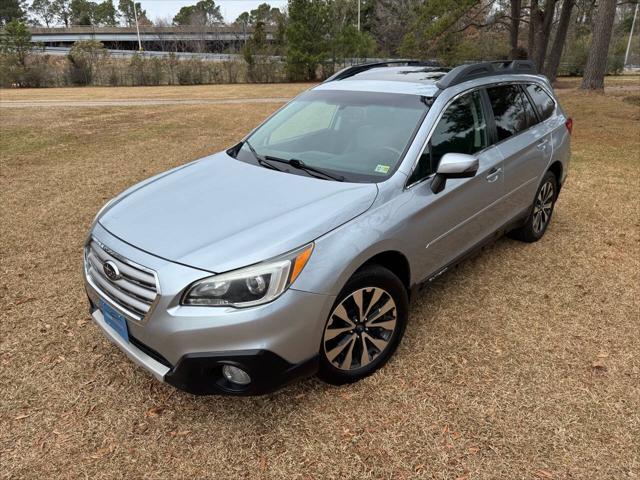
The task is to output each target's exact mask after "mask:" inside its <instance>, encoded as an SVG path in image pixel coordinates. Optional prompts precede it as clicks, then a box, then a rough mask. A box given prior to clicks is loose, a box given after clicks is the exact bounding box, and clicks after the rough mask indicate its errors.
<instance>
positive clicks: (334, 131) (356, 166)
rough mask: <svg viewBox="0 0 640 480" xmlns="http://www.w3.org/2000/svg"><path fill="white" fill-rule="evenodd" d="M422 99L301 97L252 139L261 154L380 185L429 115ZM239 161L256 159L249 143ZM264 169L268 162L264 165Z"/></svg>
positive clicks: (342, 94) (348, 94)
mask: <svg viewBox="0 0 640 480" xmlns="http://www.w3.org/2000/svg"><path fill="white" fill-rule="evenodd" d="M428 108H429V107H428V106H427V103H426V102H425V101H424V98H422V97H420V96H418V95H407V94H396V93H379V92H354V91H346V90H345V91H339V90H331V91H329V90H312V91H309V92H307V93H304V94H302V95H301V96H299V97H298V98H296V99H295V100H293V101H292V102H291V103H289V104H288V105H287V106H285V107H284V108H283V109H282V110H280V111H279V112H277V113H276V114H275V115H274V116H273V117H271V118H270V119H268V120H267V121H266V122H265V123H263V124H262V125H261V126H260V127H258V128H257V129H256V131H255V132H254V133H253V134H251V136H250V137H249V138H248V140H249V142H250V145H251V146H252V147H253V148H254V150H255V152H256V153H257V154H258V156H260V157H262V158H263V159H264V158H265V157H267V161H271V163H273V164H274V165H276V166H277V167H279V168H280V169H283V170H287V171H288V172H289V173H296V174H300V175H305V173H304V172H303V171H300V170H295V169H291V168H288V167H287V166H286V165H282V164H281V163H274V162H273V161H272V160H269V158H271V159H274V158H275V159H279V160H284V161H290V160H298V161H301V162H303V163H304V165H306V166H308V167H312V168H315V169H322V171H325V172H328V173H331V174H332V175H334V176H336V177H338V176H339V177H342V178H344V180H346V181H352V182H378V181H381V180H384V179H385V178H387V177H389V176H390V175H391V174H392V173H393V171H394V170H395V167H396V166H397V165H398V164H399V162H400V161H401V159H402V157H403V155H404V152H405V150H406V149H407V148H408V146H409V145H410V143H411V141H412V140H413V137H414V136H415V133H416V131H417V130H418V128H419V126H420V124H421V123H422V120H423V119H424V116H425V115H426V113H427V111H428ZM236 158H237V159H238V160H241V161H245V162H248V163H254V164H255V163H260V162H258V161H257V160H256V158H255V156H254V155H253V153H252V152H251V149H250V148H249V146H248V145H246V144H244V145H242V147H241V148H240V149H239V150H238V152H237V154H236ZM262 164H263V165H264V162H262Z"/></svg>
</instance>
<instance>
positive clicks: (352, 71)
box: [322, 60, 440, 83]
mask: <svg viewBox="0 0 640 480" xmlns="http://www.w3.org/2000/svg"><path fill="white" fill-rule="evenodd" d="M394 65H405V66H407V67H439V66H440V65H439V64H438V62H434V61H432V60H389V61H386V62H373V63H361V64H360V65H352V66H351V67H347V68H343V69H342V70H340V71H339V72H336V73H334V74H333V75H331V76H330V77H329V78H327V79H326V80H325V81H324V82H322V83H327V82H335V81H336V80H344V79H345V78H349V77H353V76H354V75H357V74H358V73H362V72H366V71H367V70H371V69H372V68H378V67H390V66H394Z"/></svg>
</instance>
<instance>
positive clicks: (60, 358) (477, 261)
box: [0, 85, 640, 479]
mask: <svg viewBox="0 0 640 480" xmlns="http://www.w3.org/2000/svg"><path fill="white" fill-rule="evenodd" d="M202 88H203V89H210V92H211V95H218V93H216V92H214V90H215V89H217V88H221V87H202ZM233 88H234V89H236V90H235V91H236V94H237V95H238V96H239V97H246V96H249V95H252V94H253V92H254V91H255V88H256V86H254V85H251V86H246V87H239V86H234V87H233ZM243 88H244V89H246V92H245V91H243ZM86 90H89V89H86ZM95 90H97V89H95ZM123 90H125V89H123ZM132 90H135V95H136V96H138V95H139V94H138V92H139V91H142V89H132ZM84 91H85V89H82V90H79V91H76V90H71V91H67V92H68V93H67V92H64V91H49V90H47V91H42V93H41V92H40V91H38V92H33V93H34V95H33V96H29V98H33V97H35V96H37V95H44V94H45V93H46V94H51V95H54V96H61V97H64V98H67V96H68V97H69V98H73V96H74V95H82V94H83V93H82V92H84ZM100 91H101V92H102V91H104V92H107V93H104V94H103V93H100V95H108V96H109V97H108V98H114V97H116V96H118V95H122V93H121V91H120V90H118V89H104V90H103V89H100ZM158 92H161V93H159V95H163V96H172V95H175V96H177V97H180V98H182V97H184V96H185V95H187V94H186V93H185V92H188V95H194V96H196V97H199V96H200V89H199V88H194V89H188V88H184V89H183V88H178V89H171V88H163V89H161V90H158ZM12 94H14V93H13V92H12ZM16 94H20V92H16ZM125 94H126V93H125ZM277 94H278V95H281V94H282V92H278V93H277ZM154 95H155V93H154ZM261 95H265V96H266V94H261ZM270 95H271V94H270ZM560 95H561V97H562V100H563V101H564V107H565V108H566V109H567V110H568V111H569V112H570V113H571V115H573V118H574V120H575V133H574V136H573V139H574V142H573V147H574V156H573V161H572V166H571V172H570V176H569V180H568V183H567V185H566V187H565V189H564V190H563V193H562V195H561V198H560V201H559V204H558V206H557V210H556V212H555V217H554V221H553V223H552V225H551V227H550V230H549V231H548V233H547V235H546V236H545V237H544V239H543V240H542V241H540V242H538V243H536V244H533V245H525V244H522V243H517V242H514V241H511V240H508V239H503V240H500V241H498V242H497V243H496V244H494V245H493V246H491V247H490V248H488V249H487V251H486V252H485V253H483V254H481V255H479V256H477V257H475V258H474V259H472V260H470V261H467V262H465V263H464V264H462V265H461V266H460V268H459V269H457V270H455V271H453V272H451V273H448V274H446V275H445V276H443V277H442V278H440V279H439V280H438V281H437V282H436V283H435V284H434V285H433V286H432V287H431V288H430V289H428V290H425V291H423V292H422V293H421V294H420V295H419V296H418V298H416V299H415V301H414V303H413V306H412V310H411V319H410V326H409V328H408V330H407V334H406V337H405V339H404V342H403V344H402V346H401V348H400V349H399V351H398V353H397V355H396V356H395V358H394V359H393V360H392V361H391V362H390V363H389V364H388V366H386V367H385V368H384V369H383V370H382V371H381V372H379V373H377V374H376V375H374V376H372V377H370V378H368V379H367V380H365V381H362V382H360V383H358V384H356V385H352V386H347V387H341V388H336V387H330V386H327V385H324V384H322V383H320V382H319V381H317V380H314V379H311V380H309V381H306V382H303V383H301V384H298V385H295V386H292V387H289V388H287V389H285V390H284V391H282V392H280V393H277V394H274V395H270V396H266V397H260V398H247V399H241V398H220V397H207V398H197V397H193V396H190V395H188V394H184V393H182V392H179V391H176V390H174V389H173V388H171V387H168V386H164V385H161V384H159V383H157V382H156V381H155V380H153V379H152V378H151V377H150V376H149V375H148V374H147V373H145V372H144V371H142V370H141V369H139V368H137V367H135V366H134V365H133V364H131V362H129V361H128V360H127V359H126V357H125V356H124V355H123V354H122V353H120V352H119V351H118V350H117V349H116V348H115V347H114V346H113V345H111V344H110V343H109V342H108V341H107V340H105V338H104V337H103V336H102V335H101V334H100V332H99V331H98V329H97V328H96V327H95V326H94V325H93V324H92V323H91V322H90V320H89V316H88V313H87V306H86V301H85V295H84V291H83V287H82V278H81V260H80V259H81V250H82V242H83V239H84V235H85V233H86V230H87V228H88V226H89V224H90V222H91V220H92V218H93V215H94V214H95V212H96V211H97V209H98V208H99V207H100V205H101V204H102V203H103V202H104V201H105V200H106V199H107V198H109V197H111V196H113V195H114V194H115V193H117V192H118V191H120V190H122V189H123V188H125V187H126V186H128V185H130V184H131V183H133V182H134V181H136V180H140V179H142V178H145V177H147V176H149V175H151V174H153V173H156V172H159V171H162V170H165V169H167V168H169V167H172V166H174V165H178V164H181V163H184V162H186V161H187V160H190V159H193V158H196V157H199V156H201V155H204V154H207V153H210V152H214V151H217V150H220V149H222V148H223V147H226V146H228V145H230V144H231V143H232V142H233V141H234V140H237V139H238V138H239V137H241V135H242V134H243V133H244V132H246V131H247V130H248V129H250V128H251V127H252V126H254V125H255V124H256V123H257V122H258V121H259V120H260V119H261V118H263V117H265V116H266V115H268V114H269V113H270V112H271V111H272V110H273V109H274V108H276V105H268V104H258V105H255V104H254V105H246V106H231V105H216V106H210V105H209V106H163V107H145V108H140V107H136V108H123V107H113V108H101V109H95V108H87V109H11V110H8V109H3V110H0V115H1V116H2V121H1V122H0V135H1V138H0V155H1V158H0V160H1V166H2V170H1V172H0V181H1V185H0V186H1V192H2V193H1V195H2V203H1V207H2V209H1V212H2V213H1V215H2V217H1V219H0V220H1V225H2V227H1V228H2V233H1V242H0V255H1V259H2V265H1V268H2V270H1V272H2V284H1V286H0V288H1V289H2V290H1V296H2V308H1V311H0V316H1V346H0V361H1V365H2V369H1V372H0V385H1V388H2V397H1V400H0V419H1V421H2V431H1V432H0V463H1V468H0V474H1V475H2V477H4V478H78V477H87V478H154V479H155V478H169V477H177V478H204V477H209V478H214V477H215V478H285V477H286V478H357V479H363V478H436V479H445V478H447V479H449V478H451V479H454V478H469V479H496V478H499V479H519V478H532V479H535V478H543V479H544V478H554V479H578V478H580V479H636V478H638V475H640V454H639V453H638V452H640V418H639V412H640V319H639V314H638V311H639V298H638V297H639V295H638V294H639V285H640V278H639V277H640V265H639V263H640V219H639V209H638V207H639V192H640V188H639V186H640V185H639V181H638V178H639V174H640V168H639V162H640V109H639V108H638V107H637V106H634V105H632V104H630V103H627V102H624V101H623V98H624V96H622V95H617V94H614V95H607V96H602V95H586V94H582V93H578V92H576V91H575V90H573V89H572V88H566V89H561V90H560ZM3 98H4V96H3ZM22 99H25V100H26V99H28V98H26V97H24V96H23V97H22Z"/></svg>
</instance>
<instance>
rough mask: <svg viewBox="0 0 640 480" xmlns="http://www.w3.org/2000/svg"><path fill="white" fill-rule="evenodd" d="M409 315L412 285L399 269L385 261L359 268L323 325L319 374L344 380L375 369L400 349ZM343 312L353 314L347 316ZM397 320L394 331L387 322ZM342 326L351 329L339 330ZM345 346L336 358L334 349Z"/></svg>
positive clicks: (335, 381) (338, 381)
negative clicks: (408, 286) (403, 279)
mask: <svg viewBox="0 0 640 480" xmlns="http://www.w3.org/2000/svg"><path fill="white" fill-rule="evenodd" d="M378 295H380V296H378ZM376 299H377V300H376ZM357 300H359V303H358V302H357ZM387 310H388V311H387ZM363 311H364V312H363ZM358 312H360V313H361V315H358ZM408 315H409V297H408V294H407V290H406V288H405V286H404V285H403V284H402V282H401V281H400V279H399V278H398V277H397V276H396V275H394V274H393V273H392V272H391V271H389V270H388V269H386V268H384V267H381V266H379V265H370V266H367V267H365V268H363V269H361V270H359V271H357V272H356V273H355V274H354V275H353V277H351V278H350V279H349V281H348V282H347V284H346V285H345V287H344V288H343V289H342V291H341V292H340V294H339V295H338V297H337V298H336V302H335V303H334V305H333V307H332V309H331V314H330V315H329V318H328V319H327V322H326V324H325V328H324V329H323V333H322V340H321V342H320V368H319V371H318V376H319V377H320V378H321V379H322V380H324V381H325V382H327V383H331V384H333V385H342V384H345V383H353V382H357V381H358V380H360V379H362V378H365V377H367V376H369V375H371V374H372V373H373V372H375V371H376V370H378V369H379V368H381V367H382V366H383V365H384V364H385V363H387V361H388V360H389V358H391V356H392V355H393V353H394V352H395V351H396V348H397V347H398V344H399V343H400V340H401V339H402V336H403V335H404V330H405V327H406V324H407V318H408ZM343 317H347V321H346V322H345V320H344V319H343ZM356 317H359V318H360V320H357V319H356ZM394 321H395V323H394ZM392 323H393V330H392V331H391V330H388V329H387V328H391V327H389V325H391V324H392ZM352 326H353V328H351V327H352ZM342 330H346V331H344V332H342V333H340V334H335V333H336V332H337V331H342ZM351 342H353V345H351ZM385 343H386V345H384V346H383V348H382V349H381V348H379V346H378V345H383V344H385ZM365 346H366V347H365ZM340 348H343V350H341V351H339V352H338V353H337V355H336V357H335V358H334V357H333V353H334V352H335V351H337V350H339V349H340ZM365 348H366V350H365ZM330 356H331V357H332V358H333V362H332V361H331V359H330ZM340 361H342V362H343V364H342V368H340V366H339V365H338V363H340Z"/></svg>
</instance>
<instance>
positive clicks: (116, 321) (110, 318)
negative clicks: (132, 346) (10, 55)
mask: <svg viewBox="0 0 640 480" xmlns="http://www.w3.org/2000/svg"><path fill="white" fill-rule="evenodd" d="M100 311H101V312H102V316H103V317H104V321H105V322H106V324H107V325H109V326H110V327H111V328H113V329H114V330H115V331H116V332H117V333H118V335H120V336H121V337H122V338H124V339H125V340H126V341H127V342H128V341H129V329H128V328H127V319H126V318H124V316H123V315H122V314H120V313H118V312H117V311H116V309H115V308H113V307H112V306H111V305H109V304H108V303H106V302H105V301H104V300H100Z"/></svg>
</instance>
